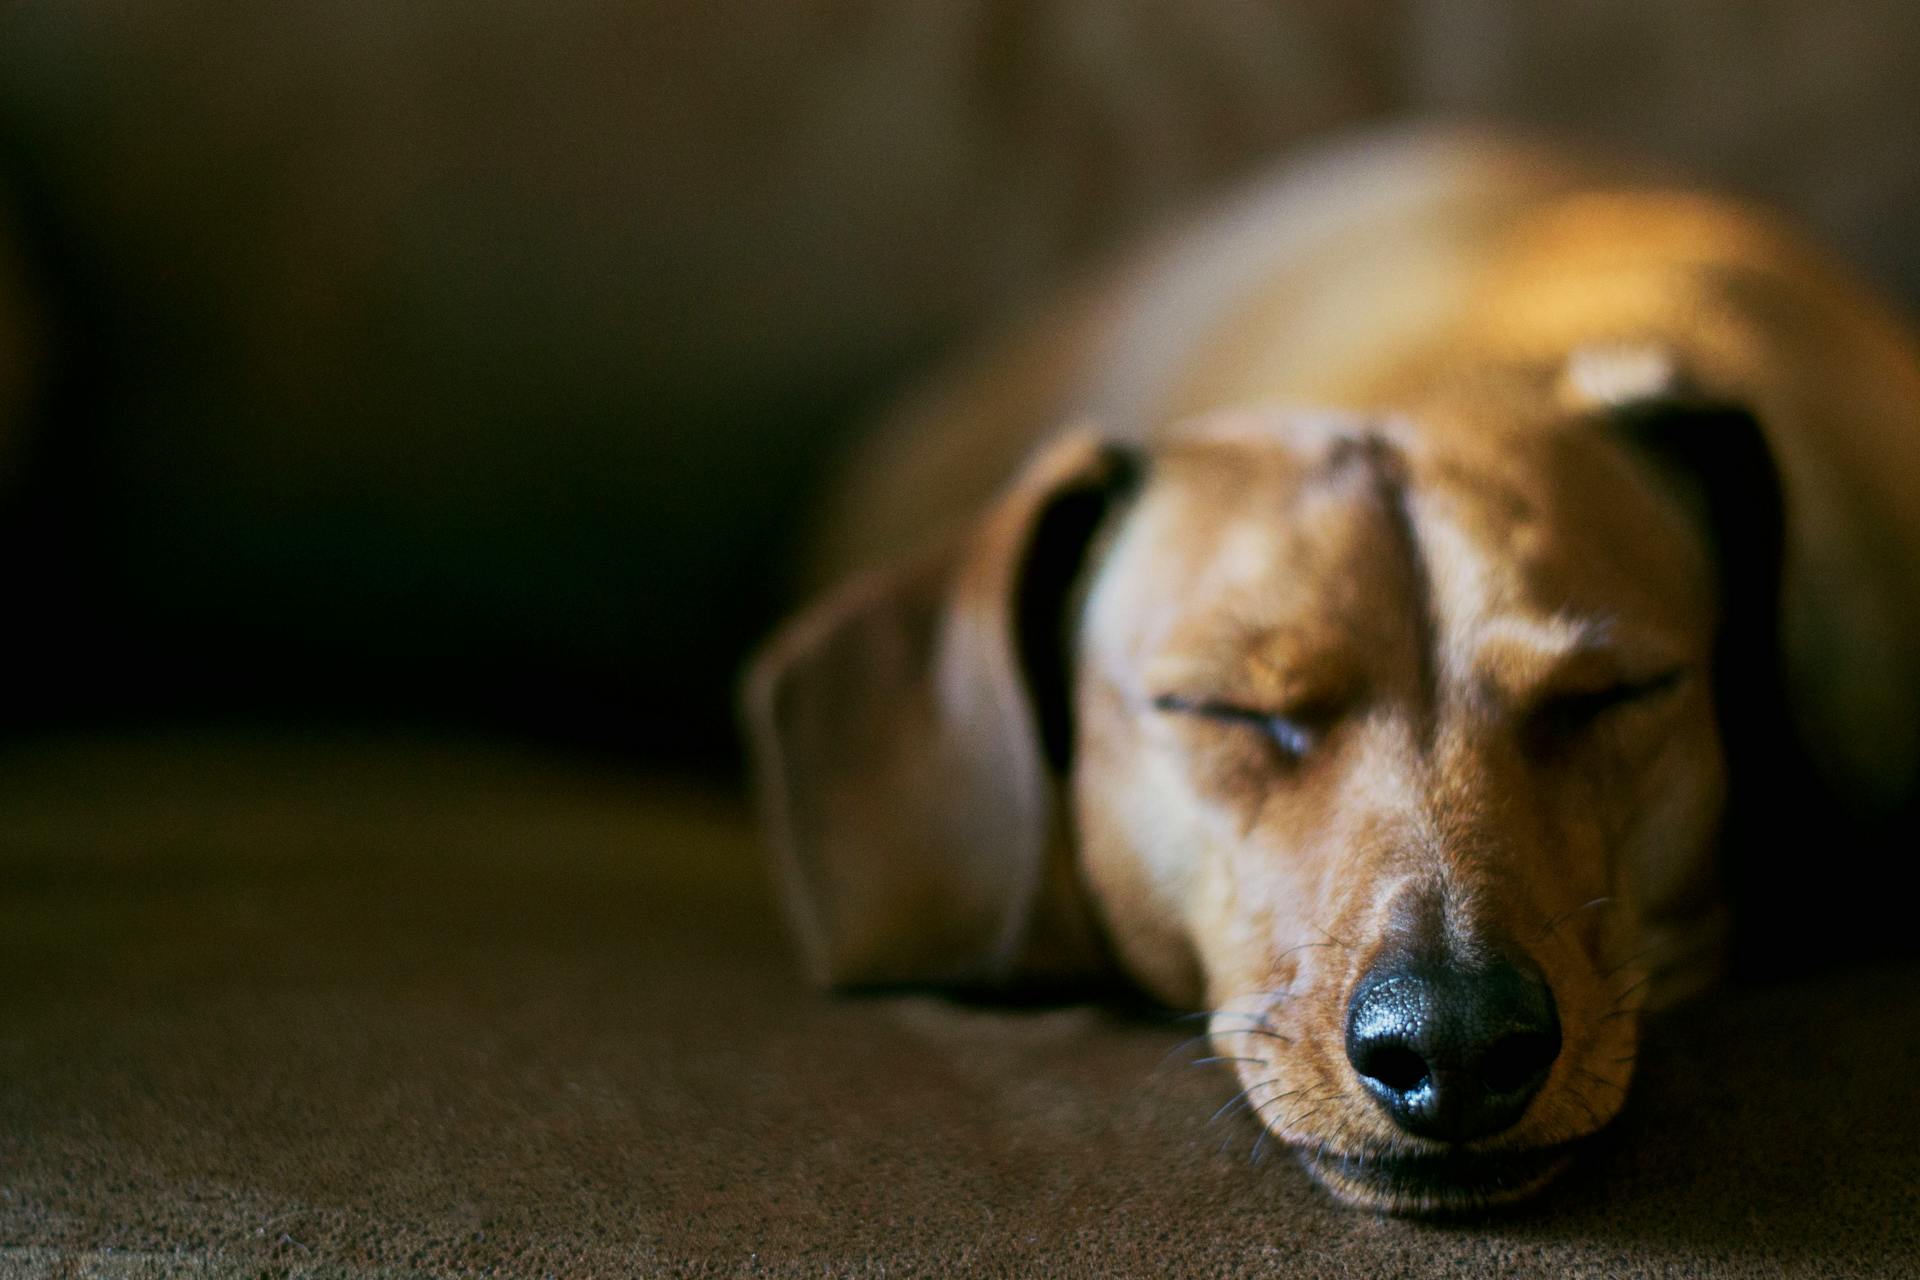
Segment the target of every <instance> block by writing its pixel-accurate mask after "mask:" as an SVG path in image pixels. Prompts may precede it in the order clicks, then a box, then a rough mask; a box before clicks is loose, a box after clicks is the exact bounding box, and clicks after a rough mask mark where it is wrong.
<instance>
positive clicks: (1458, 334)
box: [747, 135, 1920, 1210]
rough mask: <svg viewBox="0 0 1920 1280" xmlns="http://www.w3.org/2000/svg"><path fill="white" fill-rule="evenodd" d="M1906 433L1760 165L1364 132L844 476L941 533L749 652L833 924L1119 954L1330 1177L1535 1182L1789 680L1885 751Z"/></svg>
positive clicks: (1499, 1191) (1505, 1193)
mask: <svg viewBox="0 0 1920 1280" xmlns="http://www.w3.org/2000/svg"><path fill="white" fill-rule="evenodd" d="M1302 406H1310V407H1302ZM1069 419H1076V420H1080V421H1085V422H1088V423H1090V424H1093V425H1090V426H1087V427H1082V428H1078V429H1074V430H1071V431H1069V432H1068V433H1066V434H1065V435H1063V436H1060V437H1058V438H1056V439H1055V440H1054V441H1053V442H1052V443H1050V444H1048V445H1046V446H1045V447H1044V448H1042V449H1041V450H1040V451H1039V452H1038V453H1037V454H1035V455H1034V456H1033V457H1032V460H1031V461H1029V462H1028V463H1027V464H1026V465H1025V466H1024V467H1022V468H1020V469H1019V470H1018V472H1017V474H1016V475H1015V478H1014V479H1013V481H1012V483H1011V485H1010V486H1008V487H1006V488H1005V489H1004V490H1003V491H1002V493H1001V495H1000V496H999V498H998V499H997V500H994V501H992V502H991V503H989V502H988V492H989V490H990V488H991V487H992V486H995V485H998V484H999V483H1000V481H1001V479H1002V477H1003V476H1004V475H1005V474H1008V473H1012V472H1013V471H1014V467H1015V461H1014V460H1015V459H1016V458H1017V456H1018V455H1019V454H1020V453H1022V452H1024V451H1026V450H1027V449H1028V448H1029V447H1030V446H1031V443H1032V442H1033V440H1035V439H1036V438H1037V437H1038V436H1039V434H1040V433H1042V432H1043V431H1044V430H1046V429H1047V428H1049V427H1050V426H1052V425H1053V424H1057V423H1059V422H1062V421H1067V420H1069ZM1917 487H1920V355H1917V354H1916V344H1915V342H1914V340H1913V339H1912V338H1911V337H1910V336H1909V335H1908V333H1907V332H1906V331H1905V330H1904V329H1903V328H1902V327H1901V325H1900V324H1899V323H1898V322H1897V321H1896V320H1895V319H1894V318H1893V317H1892V316H1890V315H1889V313H1888V312H1887V311H1886V309H1885V308H1884V307H1882V306H1881V305H1880V304H1879V303H1878V302H1876V301H1875V300H1874V299H1872V298H1871V297H1869V296H1868V295H1867V294H1866V293H1865V292H1864V291H1863V290H1861V289H1860V288H1859V287H1858V286H1856V285H1855V284H1853V283H1851V282H1850V281H1848V280H1847V279H1846V278H1845V276H1844V273H1842V272H1841V271H1840V270H1838V269H1837V268H1836V267H1835V266H1833V265H1832V264H1830V263H1829V262H1828V261H1827V260H1826V259H1825V258H1823V257H1822V256H1821V255H1819V254H1817V253H1815V252H1814V251H1813V250H1811V249H1809V248H1808V247H1807V246H1806V245H1804V244H1802V243H1800V242H1799V241H1797V240H1796V239H1794V238H1793V237H1792V236H1791V235H1790V234H1789V233H1787V232H1786V231H1784V230H1782V229H1780V228H1778V227H1776V226H1774V225H1773V224H1772V223H1770V222H1769V221H1767V220H1765V219H1764V218H1762V217H1759V216H1757V215H1755V214H1753V213H1751V212H1750V211H1747V210H1744V209H1740V208H1736V207H1733V206H1730V205H1728V204H1726V203H1723V202H1716V201H1713V200H1708V199H1703V198H1699V197H1695V196H1690V195H1684V194H1676V193H1673V192H1670V191H1665V190H1661V189H1659V188H1656V187H1650V186H1644V185H1636V184H1635V183H1633V182H1630V181H1627V180H1624V179H1620V178H1617V177H1614V176H1611V175H1604V174H1601V173H1600V172H1599V171H1598V170H1595V169H1591V168H1587V167H1583V166H1581V165H1577V164H1574V163H1571V162H1568V161H1566V160H1564V159H1562V158H1559V157H1557V156H1555V155H1552V154H1549V153H1546V152H1543V151H1540V150H1537V149H1534V148H1532V147H1529V146H1525V145H1521V144H1517V143H1512V142H1504V141H1494V140H1488V139H1475V138H1463V137H1457V136H1444V137H1443V136H1431V135H1428V136H1419V137H1404V138H1397V139H1386V140H1375V141H1372V142H1369V143H1363V144H1360V145H1357V146H1348V147H1345V148H1341V149H1337V150H1335V151H1333V152H1332V153H1330V154H1328V155H1325V156H1323V157H1321V158H1320V159H1318V160H1316V161H1313V162H1310V163H1309V164H1307V165H1306V166H1304V167H1302V168H1300V169H1298V170H1296V171H1294V172H1293V173H1291V174H1290V175H1288V176H1286V177H1284V178H1283V179H1282V180H1281V181H1279V182H1278V183H1277V184H1274V185H1272V186H1269V187H1267V188H1263V189H1261V190H1259V191H1256V192H1254V193H1252V194H1251V195H1250V196H1249V197H1248V198H1247V199H1245V200H1244V201H1243V202H1241V203H1240V204H1238V205H1237V206H1235V207H1232V208H1230V209H1227V210H1225V211H1224V212H1223V213H1221V214H1220V215H1218V216H1217V217H1215V218H1214V219H1213V220H1212V221H1210V222H1207V223H1204V224H1202V225H1200V226H1198V227H1195V228H1190V229H1189V230H1188V231H1186V232H1185V233H1183V234H1182V235H1181V236H1179V237H1176V238H1175V239H1174V240H1173V241H1171V242H1169V243H1167V244H1165V245H1163V246H1162V247H1161V248H1160V249H1159V250H1158V251H1157V252H1155V253H1153V254H1150V255H1148V256H1147V257H1145V258H1144V259H1142V260H1140V261H1139V262H1137V263H1136V264H1135V265H1134V266H1133V267H1132V268H1131V269H1130V270H1129V271H1126V272H1123V273H1122V274H1121V276H1120V277H1119V278H1118V279H1117V280H1116V281H1113V282H1109V283H1108V284H1107V285H1105V286H1104V287H1103V288H1101V289H1099V290H1097V291H1095V292H1092V293H1089V294H1087V295H1084V296H1082V297H1079V298H1077V299H1074V300H1071V301H1070V302H1069V303H1068V304H1066V305H1065V306H1063V307H1062V308H1061V309H1060V310H1059V311H1057V312H1056V313H1054V314H1052V315H1050V316H1048V317H1046V318H1045V319H1043V321H1042V322H1041V323H1040V324H1039V326H1038V327H1037V328H1036V329H1033V330H1031V331H1029V332H1028V333H1026V334H1024V335H1022V336H1020V337H1019V338H1017V339H1016V340H1015V341H1014V342H1013V343H1011V344H1009V345H1008V346H1006V347H1004V348H1001V349H999V350H996V351H992V352H989V353H987V355H986V356H985V357H983V358H982V359H981V360H979V361H976V362H975V364H974V365H972V366H971V367H969V368H967V369H965V370H962V371H961V372H960V373H958V374H957V375H955V376H954V377H952V378H950V379H949V380H948V381H947V382H946V383H945V384H943V385H941V386H939V387H937V388H935V389H934V390H933V391H931V392H929V393H927V394H926V395H924V396H922V397H920V398H919V399H918V400H917V401H916V402H914V403H913V404H912V405H910V406H909V408H908V410H907V411H905V412H904V413H903V415H902V416H901V418H900V420H898V421H896V422H895V423H894V424H893V425H892V426H891V427H890V428H889V429H888V431H887V432H885V433H883V435H882V436H881V437H880V439H879V441H878V443H877V444H876V445H875V447H874V450H873V452H872V453H871V454H870V455H869V456H868V458H867V459H866V461H865V465H864V468H863V469H861V470H860V471H859V472H858V474H856V476H855V477H854V480H853V483H852V485H851V486H850V489H851V491H850V493H849V495H848V496H847V498H846V500H845V502H844V503H843V506H842V515H841V517H840V519H839V521H838V523H837V524H836V525H835V526H834V527H833V530H832V538H831V540H830V546H831V554H832V555H833V556H834V557H835V558H837V559H838V560H839V561H840V562H841V563H843V564H844V563H846V562H848V561H859V560H867V561H873V560H877V559H880V558H881V554H879V553H892V554H893V555H895V556H897V555H898V552H899V550H900V549H901V548H902V547H905V546H908V545H911V544H916V543H925V544H926V545H927V546H928V548H929V549H928V550H927V551H926V552H925V554H923V555H921V556H919V557H918V558H911V559H908V560H907V561H906V562H905V563H904V564H895V565H893V566H889V567H882V568H879V569H874V570H870V571H868V572H867V573H866V574H865V575H864V576H861V577H857V578H856V579H855V580H854V581H852V582H851V583H850V584H848V585H846V586H844V587H843V588H841V589H840V590H838V591H836V592H834V593H833V594H831V595H829V596H828V597H827V598H826V599H825V600H824V602H823V603H821V604H819V605H818V606H816V607H815V608H813V609H812V610H810V611H809V612H807V613H805V614H803V615H802V616H801V617H800V618H799V619H797V620H796V621H795V622H793V623H792V624H791V625H790V626H789V627H788V628H787V629H785V630H784V631H783V632H782V633H781V634H780V636H778V637H777V638H776V640H775V641H774V642H773V643H772V644H771V645H770V647H769V648H768V650H767V651H766V652H765V654H764V655H763V656H762V657H761V659H760V660H759V662H758V664H757V666H756V668H755V669H754V671H753V672H752V674H751V678H750V681H749V685H748V690H747V709H748V715H749V722H750V728H751V731H752V735H753V743H754V747H755V751H756V754H757V762H758V765H759V767H760V770H761V773H762V787H763V796H764V800H765V805H766V810H767V813H768V815H769V818H770V822H771V826H772V829H773V833H774V838H775V842H776V844H777V847H778V850H779V855H780V868H781V874H782V877H783V887H784V890H785V893H786V898H787V901H788V903H789V905H790V908H791V916H792V919H793V921H794V924H795V926H796V928H797V931H798V933H799V936H800V939H801V944H802V948H803V950H804V952H805V955H806V957H807V960H808V963H809V965H810V966H811V969H812V971H813V973H814V974H815V975H816V976H817V977H818V978H819V979H821V980H822V981H825V982H830V983H839V984H899V983H905V984H952V985H982V984H986V985H992V984H1003V983H1009V982H1013V981H1018V980H1023V979H1029V978H1033V977H1037V976H1061V975H1069V974H1075V973H1084V972H1089V971H1092V970H1096V969H1098V968H1100V967H1101V966H1104V965H1110V964H1115V963H1117V965H1118V966H1119V967H1120V968H1121V969H1122V970H1124V972H1125V973H1126V974H1128V975H1130V976H1131V977H1132V978H1133V979H1134V980H1135V981H1137V982H1138V983H1139V984H1140V985H1141V986H1143V987H1144V988H1145V989H1146V990H1147V991H1148V992H1150V993H1152V994H1153V995H1155V996H1156V997H1158V998H1160V999H1161V1000H1164V1001H1167V1002H1168V1003H1171V1004H1175V1005H1190V1006H1194V1007H1199V1008H1204V1009H1208V1010H1212V1011H1215V1012H1214V1017H1213V1018H1212V1020H1211V1023H1210V1026H1211V1030H1212V1034H1213V1037H1214V1039H1215V1042H1216V1044H1217V1051H1218V1053H1219V1054H1220V1055H1222V1056H1223V1057H1226V1058H1229V1059H1231V1060H1233V1063H1234V1066H1235V1069H1236V1071H1237V1073H1238V1075H1239V1077H1240V1082H1241V1084H1242V1085H1244V1086H1245V1087H1246V1089H1247V1090H1248V1098H1249V1100H1250V1102H1251V1104H1252V1105H1253V1107H1254V1109H1255V1111H1256V1113H1257V1114H1258V1116H1259V1117H1260V1118H1261V1120H1262V1121H1263V1122H1264V1123H1265V1124H1266V1126H1267V1127H1268V1129H1269V1130H1271V1132H1272V1133H1273V1134H1274V1135H1275V1136H1276V1137H1277V1138H1278V1139H1280V1140H1282V1141H1284V1142H1286V1143H1288V1144H1290V1145H1292V1146H1293V1147H1294V1148H1295V1149H1296V1150H1297V1151H1298V1152H1299V1154H1300V1155H1301V1156H1302V1158H1303V1159H1304V1161H1305V1162H1306V1164H1307V1166H1308V1168H1309V1169H1311V1170H1312V1171H1313V1173H1314V1174H1315V1175H1316V1176H1317V1177H1319V1178H1320V1179H1321V1180H1322V1181H1323V1182H1324V1183H1325V1184H1326V1185H1327V1186H1328V1187H1329V1188H1330V1189H1332V1190H1333V1191H1334V1192H1335V1193H1336V1194H1337V1195H1340V1196H1342V1197H1343V1198H1345V1199H1348V1200H1350V1201H1352V1202H1354V1203H1357V1204H1362V1205H1369V1206H1374V1207H1379V1208H1386V1209H1392V1210H1425V1209H1435V1208H1447V1207H1455V1206H1465V1205H1475V1204H1485V1203H1492V1202H1498V1201H1503V1200H1509V1199H1514V1198H1517V1197H1520V1196H1522V1195H1525V1194H1527V1193H1528V1192H1530V1191H1532V1190H1534V1189H1536V1188H1537V1187H1539V1186H1540V1185H1542V1184H1543V1183H1544V1182H1545V1181H1546V1180H1547V1179H1549V1178H1550V1177H1551V1176H1552V1175H1553V1174H1554V1173H1555V1171H1556V1170H1558V1169H1559V1168H1560V1167H1561V1166H1562V1164H1563V1163H1564V1162H1565V1159H1566V1152H1567V1144H1568V1143H1570V1142H1572V1141H1573V1140H1574V1139H1577V1138H1580V1137H1582V1136H1583V1135H1586V1134H1589V1133H1591V1132H1593V1131H1594V1130H1596V1129H1598V1128H1599V1127H1600V1126H1602V1125H1603V1124H1605V1123H1606V1121H1607V1120H1608V1119H1609V1118H1610V1117H1611V1116H1612V1115H1613V1114H1614V1113H1615V1112H1616V1111H1617V1110H1618V1108H1619V1106H1620V1104H1621V1102H1622V1101H1623V1099H1624V1097H1625V1092H1626V1089H1627V1085H1628V1080H1629V1077H1630V1075H1631V1072H1632V1069H1633V1062H1634V1056H1635V1048H1636V1034H1637V1022H1638V1017H1637V1015H1638V1012H1639V1011H1640V1010H1641V1009H1642V1008H1643V1007H1645V1006H1647V1005H1649V1004H1651V1003H1657V1002H1664V1001H1670V1000H1672V999H1675V998H1678V997H1680V996H1682V995H1685V994H1687V993H1689V992H1692V991H1694V990H1697V989H1699V988H1700V987H1701V986H1703V985H1704V984H1705V983H1707V982H1708V981H1710V980H1711V979H1712V977H1713V976H1714V973H1715V971H1716V967H1717V965H1718V962H1719V956H1720V953H1721V950H1722V946H1721V944H1722V940H1723V933H1724V924H1725V911H1724V909H1723V905H1722V899H1721V896H1720V894H1719V892H1718V888H1717V879H1716V875H1715V871H1714V866H1715V864H1714V859H1713V856H1712V855H1713V853H1714V850H1715V845H1716V840H1717V837H1718V833H1719V831H1720V828H1721V819H1722V811H1723V808H1724V807H1725V806H1724V801H1725V798H1726V795H1727V792H1728V786H1729V778H1730V777H1731V778H1732V780H1733V783H1734V785H1735V786H1736V788H1737V787H1738V786H1739V785H1740V782H1741V778H1742V771H1743V769H1744V768H1745V767H1746V764H1745V762H1747V761H1749V760H1751V761H1754V762H1756V763H1755V765H1754V766H1753V767H1755V768H1764V765H1765V763H1766V761H1767V760H1768V759H1769V757H1776V758H1777V757H1780V756H1781V753H1782V746H1781V742H1782V740H1781V738H1780V737H1779V735H1782V734H1785V733H1786V732H1788V729H1789V725H1791V730H1792V732H1793V733H1794V734H1795V735H1796V737H1797V739H1798V740H1800V741H1804V742H1805V743H1807V744H1809V747H1810V753H1811V757H1812V758H1813V759H1814V760H1816V761H1817V762H1818V763H1819V765H1820V766H1821V768H1822V769H1823V770H1824V771H1825V772H1826V773H1827V774H1828V775H1829V780H1830V781H1831V782H1833V783H1835V784H1836V785H1838V786H1840V787H1842V788H1843V789H1844V790H1845V791H1846V793H1847V794H1848V795H1850V796H1851V797H1852V798H1853V799H1854V800H1855V801H1856V802H1857V803H1860V804H1863V805H1871V804H1874V803H1885V802H1891V801H1892V800H1894V799H1896V798H1897V797H1898V796H1899V795H1900V794H1901V793H1902V792H1903V790H1904V789H1905V788H1906V787H1907V786H1908V785H1909V783H1910V781H1911V779H1912V777H1913V774H1914V764H1915V759H1916V737H1915V725H1916V723H1920V720H1917V718H1916V714H1915V713H1916V704H1917V699H1916V681H1915V678H1914V672H1915V670H1916V662H1915V657H1916V655H1917V654H1920V636H1917V635H1916V632H1915V626H1916V622H1915V620H1916V619H1917V618H1920V609H1916V607H1915V605H1916V601H1915V600H1914V599H1913V596H1914V594H1915V592H1916V586H1915V584H1920V501H1917V500H1916V498H1920V494H1916V488H1917ZM982 506H984V507H985V512H986V514H985V515H984V516H983V517H980V518H979V519H977V520H976V521H974V522H973V523H972V524H971V525H970V527H967V528H965V531H964V532H960V533H958V534H957V535H956V536H953V537H952V538H951V539H950V540H949V541H947V542H946V543H944V544H942V543H939V542H937V541H933V540H932V539H933V538H934V536H935V535H938V534H940V533H942V532H943V531H950V530H956V529H959V528H961V527H962V526H963V524H964V521H965V518H966V514H965V513H968V512H972V511H976V510H978V509H980V508H981V507H982ZM1776 637H1777V640H1778V642H1777V643H1776ZM1776 659H1780V660H1783V661H1776ZM1782 667H1783V668H1784V671H1783V675H1784V682H1783V683H1782V682H1780V681H1776V680H1775V679H1773V677H1774V676H1775V675H1776V668H1782ZM1782 687H1783V688H1784V690H1785V694H1786V698H1785V701H1784V705H1776V703H1775V702H1773V701H1771V700H1770V698H1769V693H1770V691H1771V690H1774V689H1777V688H1782ZM1761 785H1764V784H1761ZM1737 795H1738V792H1737V791H1736V796H1737Z"/></svg>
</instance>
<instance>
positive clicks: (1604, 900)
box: [1536, 895, 1613, 940]
mask: <svg viewBox="0 0 1920 1280" xmlns="http://www.w3.org/2000/svg"><path fill="white" fill-rule="evenodd" d="M1612 901H1613V898H1612V897H1611V896H1609V895H1603V896H1601V897H1598V898H1595V899H1594V900H1593V901H1591V902H1583V903H1581V904H1580V905H1579V906H1577V907H1575V908H1574V909H1573V910H1571V911H1569V912H1567V913H1566V914H1565V915H1560V916H1555V917H1554V918H1553V919H1551V920H1549V921H1547V927H1546V928H1544V929H1542V930H1541V931H1540V937H1541V938H1544V937H1546V936H1547V935H1548V934H1550V933H1552V932H1553V931H1554V930H1555V929H1558V928H1559V927H1560V926H1561V925H1563V924H1565V923H1566V922H1567V921H1569V920H1571V919H1573V918H1574V917H1575V916H1577V915H1579V914H1580V913H1581V912H1582V911H1591V910H1592V909H1593V908H1595V907H1599V906H1605V905H1607V904H1608V903H1611V902H1612ZM1536 940H1537V939H1536Z"/></svg>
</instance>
